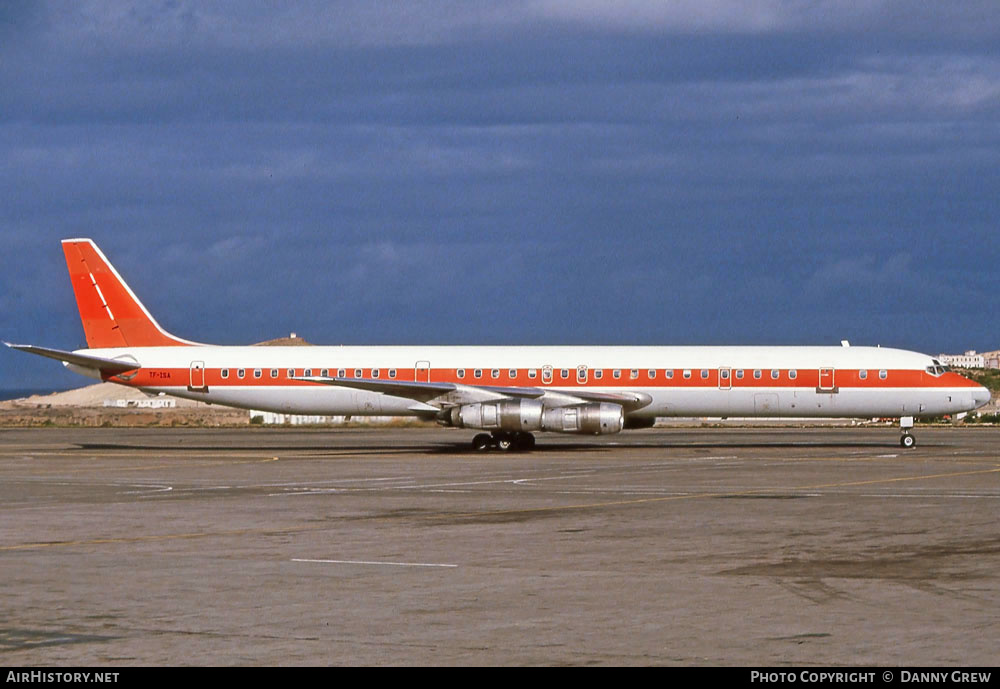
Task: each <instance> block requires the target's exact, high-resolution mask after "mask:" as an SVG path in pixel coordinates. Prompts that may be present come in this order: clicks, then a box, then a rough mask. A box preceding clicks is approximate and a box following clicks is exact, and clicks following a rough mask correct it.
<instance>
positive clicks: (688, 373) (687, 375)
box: [684, 368, 691, 378]
mask: <svg viewBox="0 0 1000 689" xmlns="http://www.w3.org/2000/svg"><path fill="white" fill-rule="evenodd" d="M684 377H685V378H690V377H691V369H689V368H686V369H684Z"/></svg>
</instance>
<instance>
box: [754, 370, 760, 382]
mask: <svg viewBox="0 0 1000 689" xmlns="http://www.w3.org/2000/svg"><path fill="white" fill-rule="evenodd" d="M753 377H754V378H756V379H757V380H760V369H759V368H755V369H754V370H753Z"/></svg>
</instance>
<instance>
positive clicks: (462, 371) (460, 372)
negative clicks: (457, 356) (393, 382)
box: [389, 368, 465, 378]
mask: <svg viewBox="0 0 1000 689" xmlns="http://www.w3.org/2000/svg"><path fill="white" fill-rule="evenodd" d="M389 373H390V375H391V374H392V371H390V372H389ZM455 375H457V376H458V377H459V378H465V369H464V368H460V369H458V370H457V371H455Z"/></svg>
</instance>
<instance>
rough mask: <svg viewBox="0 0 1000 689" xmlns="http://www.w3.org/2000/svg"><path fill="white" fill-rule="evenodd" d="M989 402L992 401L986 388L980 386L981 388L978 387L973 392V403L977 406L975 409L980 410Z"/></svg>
mask: <svg viewBox="0 0 1000 689" xmlns="http://www.w3.org/2000/svg"><path fill="white" fill-rule="evenodd" d="M989 401H990V391H989V390H987V389H986V388H984V387H983V386H982V385H980V386H979V387H977V388H976V389H975V390H973V391H972V402H973V404H975V405H976V406H975V407H974V409H978V408H979V407H981V406H983V405H984V404H986V403H987V402H989Z"/></svg>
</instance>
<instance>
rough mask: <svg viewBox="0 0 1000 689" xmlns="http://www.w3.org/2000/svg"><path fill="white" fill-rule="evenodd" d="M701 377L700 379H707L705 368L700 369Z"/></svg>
mask: <svg viewBox="0 0 1000 689" xmlns="http://www.w3.org/2000/svg"><path fill="white" fill-rule="evenodd" d="M701 377H702V378H708V369H707V368H703V369H701Z"/></svg>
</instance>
